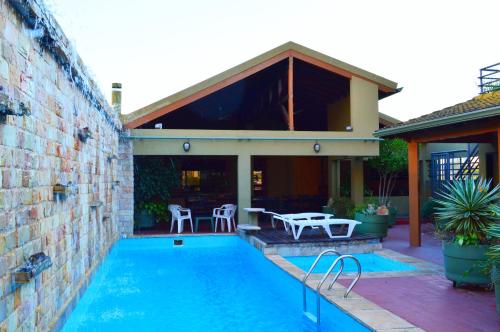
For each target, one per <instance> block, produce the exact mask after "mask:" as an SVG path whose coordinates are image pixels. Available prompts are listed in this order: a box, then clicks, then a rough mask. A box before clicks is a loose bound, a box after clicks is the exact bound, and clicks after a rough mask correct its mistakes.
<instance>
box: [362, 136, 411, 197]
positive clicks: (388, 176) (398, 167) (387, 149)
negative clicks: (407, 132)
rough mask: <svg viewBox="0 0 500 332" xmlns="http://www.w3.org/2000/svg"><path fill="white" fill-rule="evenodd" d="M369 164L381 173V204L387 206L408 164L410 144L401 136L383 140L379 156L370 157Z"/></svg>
mask: <svg viewBox="0 0 500 332" xmlns="http://www.w3.org/2000/svg"><path fill="white" fill-rule="evenodd" d="M369 165H370V166H371V167H373V168H374V169H376V170H377V171H378V174H379V178H380V180H379V185H378V201H379V205H386V206H387V203H388V202H389V197H391V193H392V191H393V189H394V186H395V185H396V181H395V180H396V178H397V176H398V174H399V173H400V172H401V171H403V170H404V169H406V168H407V166H408V144H407V143H406V142H405V141H404V140H402V139H399V138H394V139H387V140H384V141H382V142H381V143H380V153H379V156H378V157H375V158H372V159H370V160H369Z"/></svg>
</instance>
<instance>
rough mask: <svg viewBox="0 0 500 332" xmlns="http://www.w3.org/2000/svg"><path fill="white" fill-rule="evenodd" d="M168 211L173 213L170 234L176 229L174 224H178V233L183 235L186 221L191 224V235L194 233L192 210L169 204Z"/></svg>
mask: <svg viewBox="0 0 500 332" xmlns="http://www.w3.org/2000/svg"><path fill="white" fill-rule="evenodd" d="M168 210H169V211H170V213H172V223H171V225H170V233H172V231H173V229H174V223H175V222H177V233H182V232H183V231H184V220H188V219H189V222H190V223H191V233H194V228H193V219H191V209H185V208H183V207H182V206H180V205H177V204H169V206H168Z"/></svg>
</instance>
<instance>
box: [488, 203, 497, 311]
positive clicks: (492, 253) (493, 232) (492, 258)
mask: <svg viewBox="0 0 500 332" xmlns="http://www.w3.org/2000/svg"><path fill="white" fill-rule="evenodd" d="M495 213H496V214H497V216H500V207H498V206H497V209H496V212H495ZM487 234H488V235H489V236H490V237H491V242H492V244H491V246H490V248H489V249H488V252H487V253H486V255H487V257H488V260H489V262H490V263H491V281H492V283H493V286H494V288H495V298H496V303H497V313H498V314H500V224H499V223H495V224H493V225H491V226H490V227H489V228H488V231H487Z"/></svg>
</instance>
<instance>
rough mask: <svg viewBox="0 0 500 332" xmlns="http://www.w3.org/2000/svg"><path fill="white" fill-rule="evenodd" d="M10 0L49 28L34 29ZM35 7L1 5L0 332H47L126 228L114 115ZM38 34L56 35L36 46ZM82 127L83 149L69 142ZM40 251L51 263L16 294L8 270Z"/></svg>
mask: <svg viewBox="0 0 500 332" xmlns="http://www.w3.org/2000/svg"><path fill="white" fill-rule="evenodd" d="M13 3H14V4H15V3H18V4H19V3H20V4H24V5H25V6H28V7H30V8H29V9H30V10H33V13H34V14H33V13H32V15H38V16H40V17H42V18H45V20H46V21H45V23H47V22H49V23H51V24H52V25H51V26H46V29H45V30H43V31H41V32H40V31H34V30H33V28H32V27H30V26H29V24H30V22H28V20H27V19H26V18H23V17H21V16H19V15H18V13H19V11H16V10H15V6H14V5H13ZM39 3H40V1H38V0H37V1H29V2H28V1H8V0H0V104H1V103H2V102H3V103H4V106H3V107H4V108H5V107H6V105H7V104H8V107H10V108H11V109H12V110H13V111H14V113H16V112H17V113H19V114H17V115H7V116H6V117H5V118H4V119H3V120H2V119H1V118H0V331H4V330H8V331H15V330H19V331H44V330H46V329H48V328H51V324H53V323H54V322H55V320H56V319H57V317H58V316H59V315H60V314H61V312H62V311H63V310H64V308H65V306H66V303H68V301H70V300H71V298H72V297H73V295H74V294H75V292H76V291H77V290H78V288H79V286H80V285H81V284H82V283H83V282H84V281H85V280H86V276H87V275H88V274H89V272H90V271H91V270H92V268H93V267H94V266H96V265H97V264H98V263H99V262H100V261H101V259H102V258H103V256H104V255H105V254H106V252H107V250H108V249H109V247H110V246H111V245H112V244H113V243H114V242H115V241H116V240H117V239H118V237H119V229H120V227H119V220H122V221H123V222H124V224H125V225H126V227H122V229H123V231H125V232H128V229H129V228H130V225H131V224H132V205H133V194H132V188H133V179H132V178H133V177H132V176H129V175H130V174H131V173H127V172H131V170H132V164H131V160H132V159H131V158H132V157H131V155H128V154H129V153H130V147H129V145H128V143H127V142H126V141H124V142H123V144H122V148H120V149H119V132H118V130H117V128H119V127H121V124H120V120H119V115H118V114H116V112H115V111H114V110H113V109H111V108H110V107H109V106H108V104H107V103H106V101H105V100H104V99H103V98H102V95H101V94H100V93H99V91H98V89H96V87H95V86H96V85H95V83H93V81H92V80H91V79H90V78H89V75H88V74H87V72H86V70H85V67H84V66H83V64H82V63H81V60H79V58H78V57H77V55H75V54H74V53H71V52H72V51H71V49H70V47H69V46H68V45H70V43H69V42H68V41H67V39H66V38H65V37H64V34H63V33H62V32H61V31H60V28H59V27H58V26H57V24H56V23H55V22H50V20H47V17H48V16H46V15H47V13H46V12H45V11H44V10H43V8H42V7H40V6H38V5H39ZM37 6H38V7H37ZM41 22H42V23H43V20H42V21H41ZM40 33H42V34H45V35H47V34H52V37H54V36H56V35H57V34H59V35H58V37H57V39H56V40H55V41H53V42H52V44H51V45H44V44H43V41H42V39H37V36H38V35H39V34H40ZM46 40H49V39H46ZM57 47H59V48H58V49H57V52H58V53H57V52H56V53H54V52H53V51H54V49H56V48H57ZM58 54H59V55H58ZM68 59H73V60H74V62H73V64H74V66H69V67H68V66H66V65H65V63H66V64H67V63H68ZM65 61H66V62H65ZM63 68H65V69H63ZM68 68H70V69H68ZM2 98H3V99H2ZM22 107H24V108H27V109H28V110H29V111H30V112H31V114H30V115H26V114H25V115H22V114H21V113H22V112H19V110H20V109H21V108H22ZM84 127H88V128H89V129H90V131H91V132H92V136H93V138H92V139H89V140H88V141H87V142H86V143H83V142H81V141H80V140H79V139H78V135H77V133H78V130H79V129H82V128H84ZM121 170H123V171H124V172H123V173H120V171H121ZM117 181H120V183H118V182H117ZM69 182H71V183H72V184H74V189H75V190H74V191H75V192H74V194H71V195H68V197H67V198H66V199H56V197H55V196H54V194H53V186H54V185H55V184H57V183H61V184H67V183H69ZM122 185H123V186H122ZM97 203H100V204H102V205H100V206H97V207H92V206H91V205H93V204H97ZM39 251H43V252H45V253H46V254H47V255H49V256H50V257H51V258H52V261H53V266H52V267H50V268H49V269H48V270H46V271H44V272H43V273H42V274H41V275H39V276H37V277H36V278H35V279H33V280H32V281H31V282H30V283H28V284H25V285H23V286H21V287H19V288H15V287H14V283H13V278H12V271H13V270H14V269H15V268H16V267H18V266H20V265H21V264H23V263H24V262H25V259H26V258H27V257H29V256H30V255H32V254H34V253H36V252H39Z"/></svg>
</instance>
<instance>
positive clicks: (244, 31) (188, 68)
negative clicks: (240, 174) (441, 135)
mask: <svg viewBox="0 0 500 332" xmlns="http://www.w3.org/2000/svg"><path fill="white" fill-rule="evenodd" d="M45 1H46V3H47V5H48V7H49V8H50V9H51V11H52V12H53V14H54V16H55V17H56V19H57V21H58V22H59V24H60V25H61V26H62V28H63V30H64V31H65V33H66V35H67V37H68V38H69V39H70V41H71V42H72V43H73V44H74V46H75V48H76V49H77V51H78V53H79V54H80V56H81V58H82V59H83V61H84V63H85V64H86V65H87V67H88V69H89V70H90V72H91V73H92V75H93V76H94V79H95V80H96V81H97V82H98V84H99V85H100V87H101V90H102V92H103V93H104V94H105V95H106V96H107V97H108V99H109V98H110V94H111V83H112V82H120V83H122V84H123V96H122V103H123V104H122V112H123V113H129V112H132V111H134V110H137V109H139V108H142V107H144V106H146V105H149V104H151V103H153V102H155V101H157V100H159V99H162V98H164V97H167V96H169V95H171V94H173V93H175V92H178V91H180V90H182V89H185V88H187V87H189V86H191V85H193V84H196V83H198V82H200V81H202V80H204V79H206V78H209V77H211V76H213V75H216V74H218V73H220V72H222V71H224V70H226V69H228V68H230V67H233V66H235V65H238V64H240V63H241V62H244V61H246V60H248V59H250V58H253V57H254V56H257V55H259V54H261V53H263V52H265V51H267V50H269V49H272V48H274V47H276V46H279V45H281V44H283V43H285V42H287V41H294V42H296V43H299V44H302V45H304V46H306V47H309V48H312V49H314V50H316V51H319V52H322V53H325V54H327V55H329V56H332V57H334V58H336V59H339V60H342V61H345V62H347V63H349V64H352V65H354V66H357V67H360V68H362V69H365V70H368V71H370V72H373V73H375V74H377V75H380V76H383V77H385V78H387V79H390V80H392V81H395V82H398V84H399V86H400V87H403V88H404V89H403V91H402V92H401V93H399V94H397V95H394V96H391V97H389V98H386V99H384V100H382V101H380V103H379V110H380V111H381V112H384V113H386V114H388V115H391V116H393V117H395V118H397V119H400V120H407V119H410V118H414V117H417V116H419V115H422V114H426V113H430V112H432V111H436V110H439V109H441V108H444V107H447V106H451V105H454V104H457V103H460V102H462V101H465V100H467V99H470V98H472V97H473V96H475V95H477V94H478V92H479V88H478V87H477V85H478V84H479V81H478V79H477V77H478V76H479V69H480V68H482V67H485V66H488V65H491V64H495V63H497V62H500V45H499V44H498V34H497V32H496V27H495V26H494V23H493V21H492V17H493V16H492V15H496V14H494V13H499V12H500V1H498V0H494V1H489V0H476V1H457V0H455V1H446V0H440V1H438V0H434V1H426V0H420V1H410V0H406V1H401V0H399V1H397V0H394V1H392V0H378V1H372V0H366V1H357V0H349V1H347V0H344V1H339V0H330V1H322V0H317V1H316V0H308V1H305V0H302V1H299V0H284V1H282V0H246V1H240V0H210V1H208V0H175V1H172V0H140V1H139V0H126V1H123V0H86V1H81V0H45Z"/></svg>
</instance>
